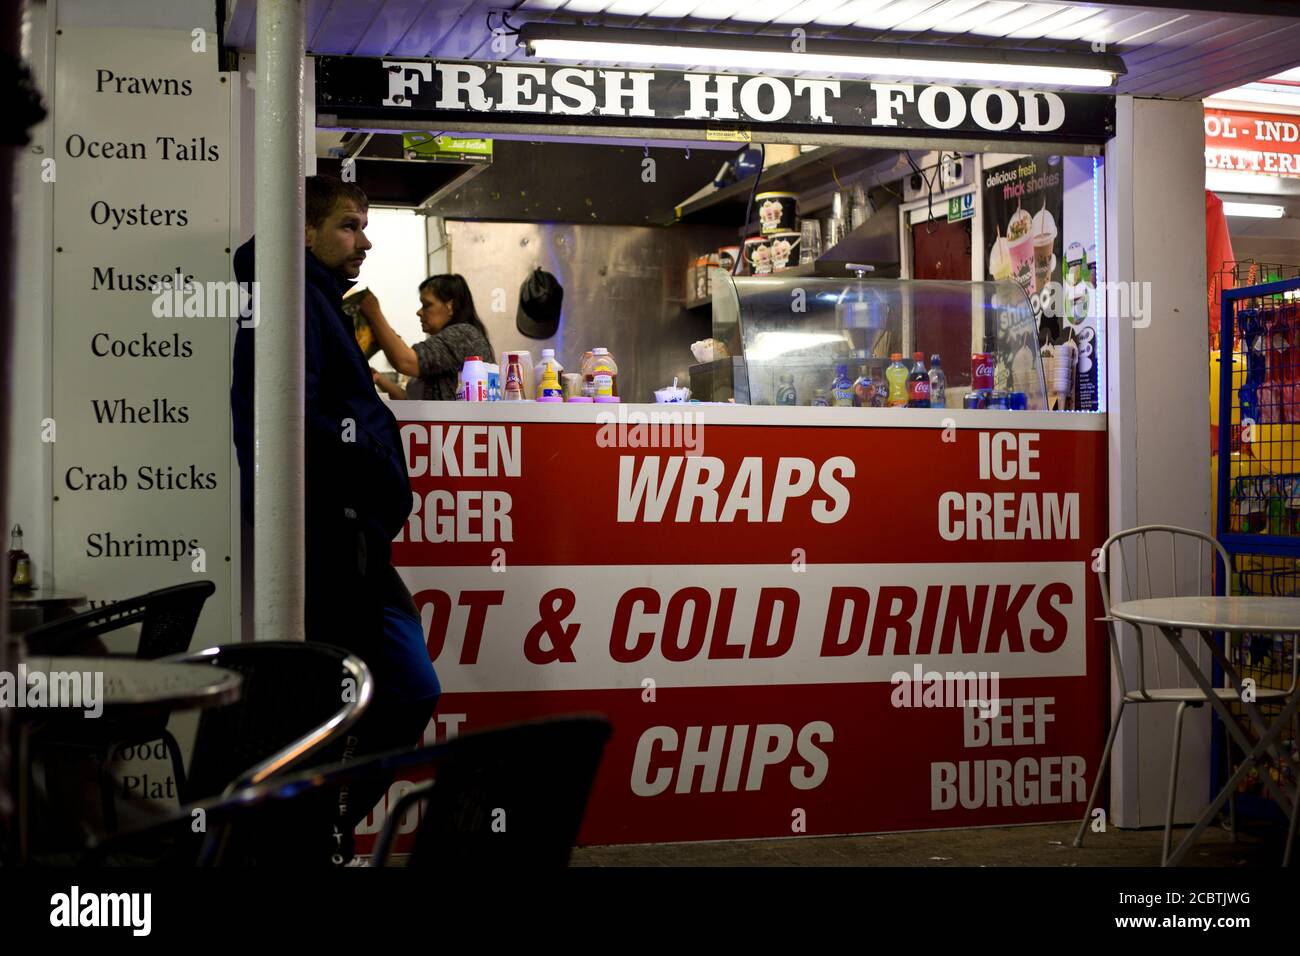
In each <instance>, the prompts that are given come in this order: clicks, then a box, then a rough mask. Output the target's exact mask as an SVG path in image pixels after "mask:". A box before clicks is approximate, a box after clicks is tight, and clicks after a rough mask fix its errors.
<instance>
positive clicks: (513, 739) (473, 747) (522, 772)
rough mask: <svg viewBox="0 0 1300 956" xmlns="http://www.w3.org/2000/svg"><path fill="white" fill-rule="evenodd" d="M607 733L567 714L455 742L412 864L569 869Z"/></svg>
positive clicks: (604, 725) (590, 720) (443, 760)
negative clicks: (571, 852)
mask: <svg viewBox="0 0 1300 956" xmlns="http://www.w3.org/2000/svg"><path fill="white" fill-rule="evenodd" d="M609 736H610V725H609V722H608V721H607V720H605V718H603V717H564V718H554V719H547V720H539V721H534V722H530V723H526V724H517V725H514V726H508V727H499V728H496V729H492V730H485V731H482V732H480V733H472V734H465V735H463V736H459V737H455V738H453V739H452V740H450V741H448V742H447V743H446V744H444V745H443V746H444V748H445V753H444V754H443V755H442V756H441V757H440V758H439V759H438V761H437V766H436V768H435V769H434V782H433V787H432V788H431V789H430V790H429V791H428V792H427V794H426V795H425V796H424V798H423V800H422V803H423V806H424V813H423V817H422V819H421V823H420V827H419V829H418V830H417V831H416V834H415V842H414V843H413V845H412V847H411V856H410V859H409V860H408V862H407V866H439V867H441V866H445V865H452V866H455V865H457V864H459V865H461V866H475V867H482V866H501V865H523V866H557V867H562V866H567V865H568V862H569V852H570V850H571V849H572V848H573V844H574V841H575V840H576V839H577V836H578V828H579V827H580V826H581V825H582V818H583V815H584V814H585V812H586V809H587V799H588V796H589V795H590V793H591V787H592V783H593V782H594V780H595V777H596V770H597V769H598V768H599V766H600V760H601V756H602V754H603V752H604V749H605V743H606V741H608V740H609ZM389 822H390V824H394V825H395V824H396V822H397V821H396V819H394V820H391V821H389Z"/></svg>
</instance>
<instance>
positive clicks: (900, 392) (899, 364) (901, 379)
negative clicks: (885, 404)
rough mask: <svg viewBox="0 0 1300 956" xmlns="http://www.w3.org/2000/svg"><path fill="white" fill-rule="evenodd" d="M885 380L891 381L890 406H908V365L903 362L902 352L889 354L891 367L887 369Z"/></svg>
mask: <svg viewBox="0 0 1300 956" xmlns="http://www.w3.org/2000/svg"><path fill="white" fill-rule="evenodd" d="M885 381H886V382H888V383H889V407H890V408H904V407H906V405H907V366H906V365H904V364H903V353H902V352H891V353H890V354H889V367H888V368H886V369H885Z"/></svg>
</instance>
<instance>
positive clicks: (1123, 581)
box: [1097, 524, 1232, 693]
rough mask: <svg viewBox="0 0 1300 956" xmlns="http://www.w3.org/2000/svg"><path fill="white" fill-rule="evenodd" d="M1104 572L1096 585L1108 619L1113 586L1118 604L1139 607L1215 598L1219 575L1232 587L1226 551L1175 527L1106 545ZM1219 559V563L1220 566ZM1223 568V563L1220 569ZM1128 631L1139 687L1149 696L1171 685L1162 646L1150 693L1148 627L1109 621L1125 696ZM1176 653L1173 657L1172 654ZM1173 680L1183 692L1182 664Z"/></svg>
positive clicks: (1197, 647)
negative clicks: (1124, 638) (1165, 600)
mask: <svg viewBox="0 0 1300 956" xmlns="http://www.w3.org/2000/svg"><path fill="white" fill-rule="evenodd" d="M1102 558H1103V560H1102V562H1101V568H1100V570H1099V571H1098V573H1097V580H1098V583H1099V584H1100V586H1101V602H1102V607H1103V608H1104V609H1105V612H1106V617H1107V618H1108V619H1109V618H1110V608H1111V581H1112V578H1113V579H1114V581H1115V583H1116V584H1117V585H1118V586H1119V589H1120V590H1119V599H1120V600H1122V601H1137V600H1143V599H1146V598H1159V597H1191V596H1196V595H1209V594H1213V593H1214V581H1215V577H1214V575H1216V574H1217V575H1225V577H1221V578H1220V579H1219V580H1222V581H1223V582H1224V583H1225V588H1226V587H1227V585H1228V584H1229V583H1230V578H1231V575H1232V558H1231V556H1229V554H1228V552H1227V550H1226V549H1225V548H1224V547H1223V545H1221V544H1220V543H1219V542H1218V541H1216V540H1215V539H1214V538H1212V537H1211V536H1210V535H1208V534H1205V533H1203V532H1200V531H1195V530H1193V529H1191V528H1180V527H1177V526H1175V525H1162V524H1149V525H1141V526H1140V527H1136V528H1129V529H1127V530H1125V531H1118V532H1116V533H1115V534H1113V535H1111V536H1110V537H1109V538H1107V539H1106V542H1105V544H1103V545H1102ZM1216 559H1217V560H1216ZM1220 562H1221V563H1220ZM1121 625H1122V627H1124V628H1126V629H1128V631H1129V632H1131V633H1132V634H1134V635H1135V637H1136V639H1137V658H1136V660H1137V668H1136V671H1137V673H1136V682H1135V683H1136V687H1137V689H1138V690H1143V691H1145V690H1148V689H1150V688H1155V687H1160V686H1171V685H1169V684H1166V674H1165V673H1164V672H1163V670H1164V669H1162V667H1161V663H1160V662H1161V658H1162V657H1163V656H1164V653H1165V652H1167V651H1168V649H1167V648H1166V647H1165V645H1164V643H1163V642H1155V643H1154V644H1153V645H1152V647H1153V653H1152V657H1153V661H1154V663H1155V681H1156V683H1155V684H1152V685H1150V688H1149V687H1148V683H1147V674H1146V642H1145V640H1144V638H1145V633H1146V631H1147V628H1146V627H1139V626H1138V625H1136V624H1130V623H1128V622H1124V621H1117V620H1107V628H1108V630H1109V632H1110V638H1111V650H1112V653H1113V655H1114V660H1115V667H1116V674H1117V677H1118V679H1119V683H1120V691H1121V693H1126V692H1127V690H1128V686H1127V681H1126V679H1125V669H1124V667H1123V661H1122V658H1121V652H1120V647H1119V642H1118V636H1119V631H1120V626H1121ZM1193 646H1194V654H1195V656H1196V658H1197V661H1198V662H1199V661H1200V655H1201V644H1200V642H1199V641H1197V642H1195V644H1194V645H1193ZM1169 653H1172V652H1169ZM1170 679H1171V680H1173V681H1176V683H1174V684H1172V686H1182V683H1181V682H1182V680H1183V674H1182V670H1181V666H1180V665H1179V664H1178V662H1177V660H1174V662H1173V672H1172V675H1170Z"/></svg>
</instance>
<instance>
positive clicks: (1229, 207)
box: [1223, 202, 1286, 219]
mask: <svg viewBox="0 0 1300 956" xmlns="http://www.w3.org/2000/svg"><path fill="white" fill-rule="evenodd" d="M1223 214H1224V215H1225V216H1249V217H1251V218H1254V219H1281V218H1282V217H1283V216H1284V215H1286V209H1285V208H1283V207H1282V206H1271V205H1267V204H1265V203H1257V202H1225V203H1224V204H1223Z"/></svg>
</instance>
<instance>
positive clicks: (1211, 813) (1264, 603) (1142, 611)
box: [1110, 596, 1300, 866]
mask: <svg viewBox="0 0 1300 956" xmlns="http://www.w3.org/2000/svg"><path fill="white" fill-rule="evenodd" d="M1110 614H1111V617H1115V618H1118V619H1120V620H1122V621H1128V622H1129V623H1131V624H1135V625H1142V624H1145V625H1149V626H1153V627H1156V628H1158V629H1159V630H1160V632H1161V633H1162V634H1163V635H1164V636H1165V637H1166V638H1167V639H1168V640H1169V643H1170V645H1171V646H1172V647H1173V650H1174V653H1175V654H1177V655H1178V657H1179V659H1180V660H1181V661H1182V662H1183V664H1184V665H1186V667H1187V670H1188V673H1190V674H1191V675H1192V679H1193V680H1194V681H1195V682H1196V685H1197V686H1198V687H1199V688H1200V689H1201V692H1202V693H1203V694H1204V695H1205V698H1206V701H1207V702H1208V703H1209V705H1210V706H1211V707H1213V708H1214V710H1215V712H1216V713H1218V715H1219V717H1220V719H1222V720H1223V722H1224V725H1225V726H1226V727H1227V729H1228V733H1229V734H1231V735H1232V738H1233V740H1235V741H1236V743H1237V746H1239V747H1240V748H1241V749H1242V752H1243V753H1245V754H1246V757H1245V759H1244V760H1243V761H1242V762H1241V764H1240V765H1239V766H1238V768H1237V770H1236V772H1235V773H1233V774H1232V776H1231V777H1230V778H1229V780H1228V782H1227V784H1225V785H1224V787H1223V789H1222V790H1220V791H1219V793H1218V794H1217V795H1216V796H1215V798H1214V800H1213V801H1211V803H1210V805H1209V807H1208V808H1207V809H1206V811H1205V812H1204V813H1203V814H1202V815H1201V818H1200V819H1199V820H1197V821H1196V825H1195V826H1193V827H1192V830H1191V832H1190V833H1188V834H1187V836H1186V837H1184V838H1183V840H1182V842H1181V843H1180V844H1179V845H1178V848H1177V849H1176V850H1175V851H1174V852H1173V853H1172V854H1171V855H1170V857H1169V862H1168V865H1169V866H1174V865H1176V864H1177V863H1178V862H1179V861H1180V860H1181V859H1182V858H1183V857H1184V856H1186V854H1187V852H1188V850H1190V849H1191V847H1192V844H1193V843H1194V842H1195V840H1196V838H1197V837H1198V836H1200V834H1201V832H1202V831H1204V830H1205V828H1206V827H1208V826H1209V825H1210V824H1211V823H1212V822H1213V820H1214V817H1215V815H1216V814H1217V813H1218V812H1219V808H1220V807H1222V806H1223V805H1224V804H1225V803H1226V802H1227V801H1228V798H1229V797H1230V796H1231V795H1232V793H1233V791H1234V790H1236V788H1237V784H1238V783H1239V782H1240V781H1241V780H1243V779H1245V777H1246V775H1247V773H1249V772H1250V769H1251V768H1252V767H1255V766H1257V765H1258V762H1259V761H1260V760H1261V759H1263V758H1266V757H1268V756H1269V755H1270V754H1271V755H1272V757H1273V758H1274V759H1275V760H1276V761H1277V762H1278V764H1279V766H1282V765H1288V764H1290V756H1289V755H1288V754H1286V753H1285V752H1284V749H1283V748H1282V747H1280V746H1279V745H1278V743H1277V742H1278V740H1279V739H1280V738H1281V735H1282V731H1283V730H1285V729H1286V728H1287V727H1289V726H1290V723H1291V721H1292V719H1293V718H1294V717H1295V714H1296V705H1297V703H1300V690H1298V689H1297V687H1296V686H1295V684H1294V682H1293V684H1292V686H1291V688H1290V693H1289V695H1288V696H1287V697H1285V698H1282V700H1283V707H1282V711H1281V712H1280V713H1279V714H1278V715H1277V717H1275V718H1274V719H1273V720H1272V721H1271V722H1269V721H1267V720H1265V719H1264V715H1263V714H1262V713H1261V712H1260V709H1259V707H1258V705H1256V703H1255V699H1254V695H1253V694H1251V693H1247V690H1248V688H1247V686H1246V685H1245V684H1244V683H1243V682H1242V678H1241V675H1240V674H1239V673H1238V672H1237V669H1236V668H1235V667H1234V666H1233V665H1232V662H1231V661H1229V660H1228V658H1227V657H1226V656H1225V655H1224V653H1223V650H1222V649H1221V648H1220V647H1219V645H1218V642H1217V641H1215V639H1214V635H1215V634H1216V633H1219V634H1223V633H1229V634H1277V635H1282V636H1290V637H1291V638H1292V639H1293V640H1294V639H1295V637H1296V636H1297V635H1298V634H1300V598H1280V597H1239V596H1228V597H1172V598H1146V599H1144V600H1140V601H1121V602H1120V603H1118V604H1115V605H1113V606H1112V607H1111V609H1110ZM1185 631H1194V632H1196V633H1197V634H1199V635H1200V637H1201V639H1202V640H1203V641H1204V642H1205V644H1206V645H1207V646H1208V647H1209V649H1210V654H1211V656H1212V657H1213V659H1214V661H1215V662H1216V663H1217V664H1218V665H1219V667H1220V668H1221V669H1222V670H1223V674H1224V677H1225V678H1226V679H1227V681H1228V686H1229V687H1231V688H1233V689H1234V690H1236V692H1237V698H1238V699H1239V700H1240V702H1241V704H1242V706H1243V707H1244V708H1245V710H1246V713H1247V715H1248V716H1249V717H1250V722H1251V724H1252V726H1253V727H1254V729H1255V731H1256V733H1257V735H1258V736H1257V738H1256V739H1255V740H1251V739H1249V738H1248V737H1247V736H1246V731H1245V730H1244V729H1243V728H1242V726H1241V724H1240V722H1239V721H1238V720H1237V719H1236V717H1235V716H1234V715H1233V713H1232V711H1231V710H1229V709H1228V701H1227V700H1225V699H1224V698H1223V696H1222V695H1221V694H1219V693H1216V690H1215V687H1214V685H1213V676H1212V675H1211V674H1206V673H1205V672H1204V671H1203V670H1202V669H1201V668H1200V666H1199V663H1198V661H1197V659H1196V658H1195V656H1193V655H1192V654H1191V653H1190V652H1189V651H1188V649H1187V647H1186V645H1185V642H1184V638H1183V634H1184V632H1185ZM1297 651H1300V648H1297V649H1293V651H1292V653H1293V654H1294V653H1296V652H1297ZM1259 769H1260V770H1261V771H1262V773H1261V774H1260V780H1261V782H1262V783H1263V784H1264V787H1265V790H1266V791H1268V793H1269V796H1270V797H1272V799H1273V800H1274V801H1275V802H1276V803H1277V804H1278V805H1279V806H1280V807H1281V808H1282V810H1283V812H1284V813H1286V815H1287V816H1288V817H1289V818H1290V826H1289V828H1288V831H1287V839H1286V848H1285V849H1284V851H1283V856H1282V862H1283V865H1284V866H1285V865H1286V864H1288V863H1290V861H1291V846H1292V844H1293V843H1294V841H1295V833H1296V822H1297V818H1298V817H1300V813H1297V812H1296V787H1295V785H1294V784H1288V783H1287V782H1286V779H1285V777H1284V775H1282V774H1279V779H1278V780H1277V781H1274V780H1273V779H1272V778H1271V777H1270V776H1269V773H1268V770H1267V768H1266V767H1263V766H1261V767H1260V768H1259ZM1294 769H1295V768H1293V770H1294Z"/></svg>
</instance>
